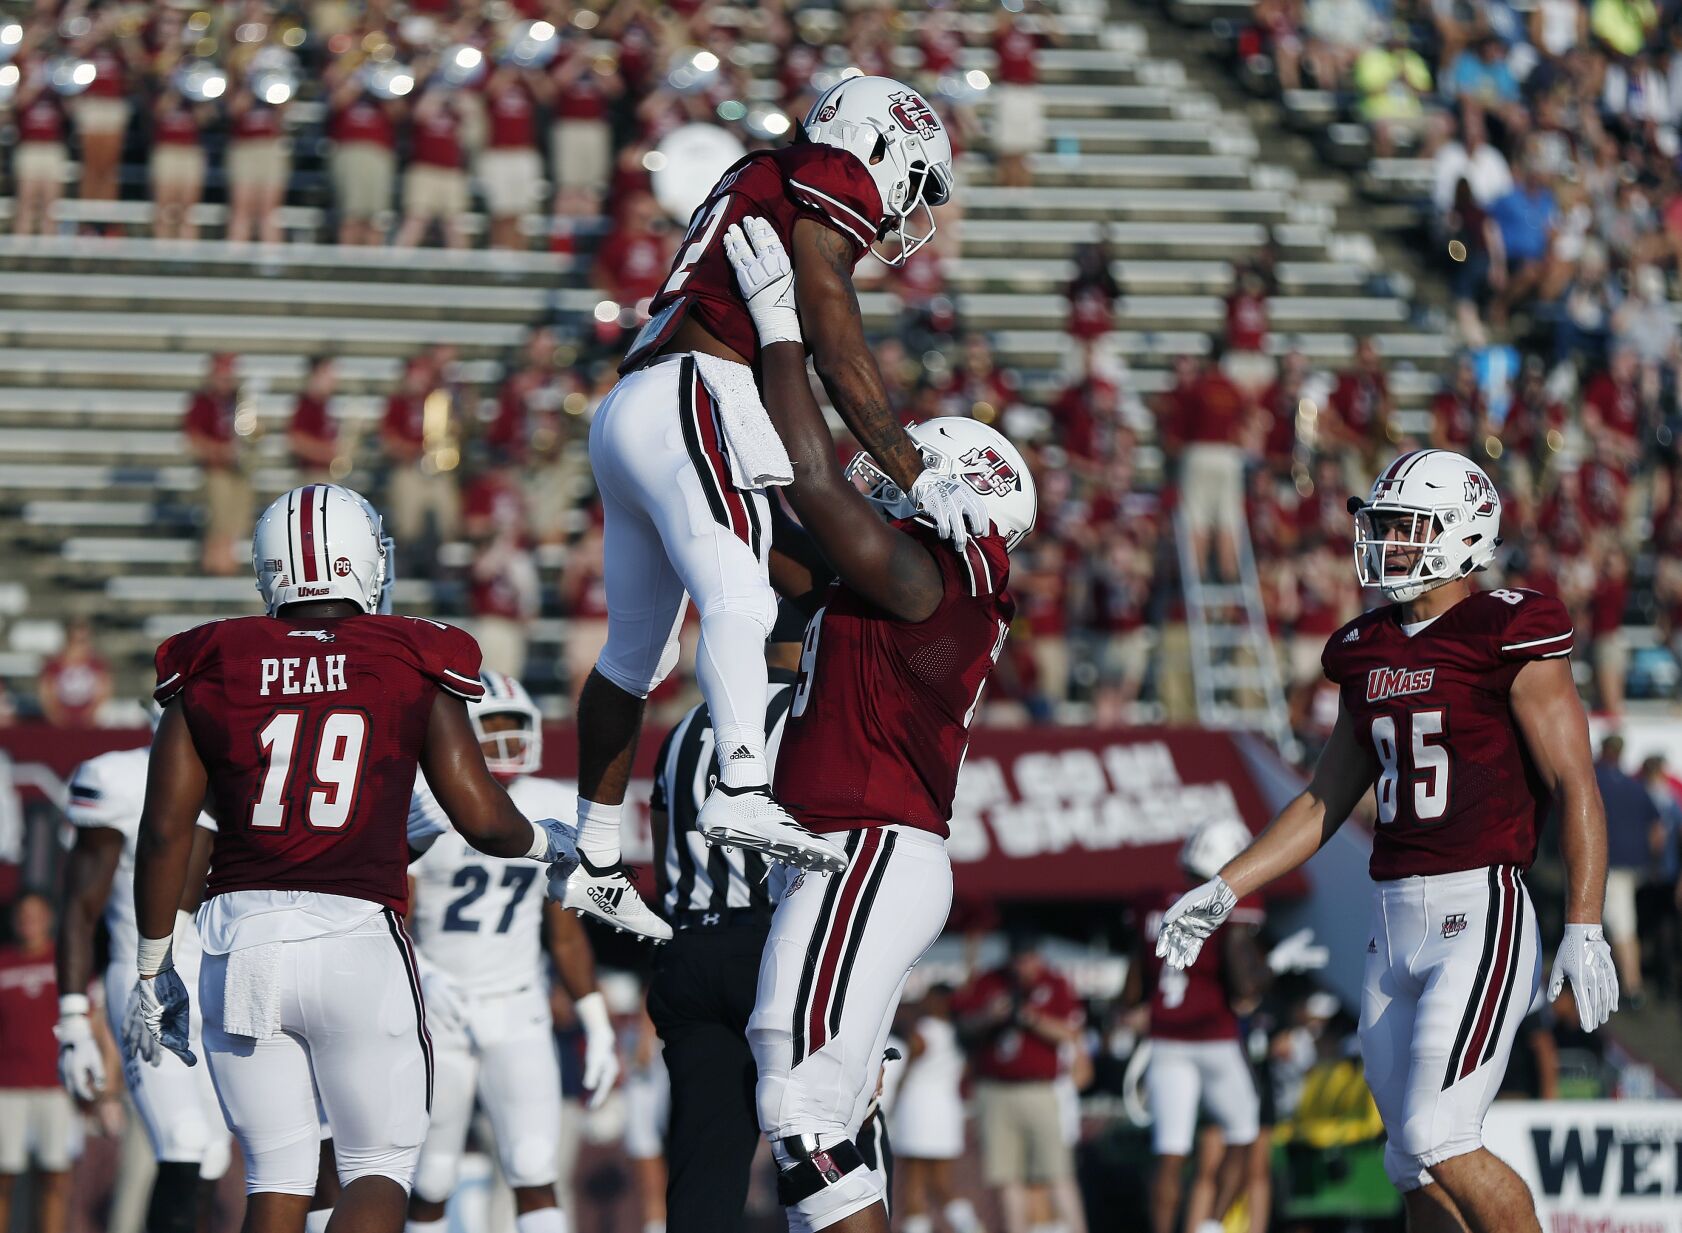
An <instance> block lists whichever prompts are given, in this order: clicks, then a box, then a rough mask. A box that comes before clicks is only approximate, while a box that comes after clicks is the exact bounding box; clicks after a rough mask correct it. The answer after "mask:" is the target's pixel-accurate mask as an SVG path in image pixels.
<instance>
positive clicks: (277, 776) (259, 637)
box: [153, 616, 484, 912]
mask: <svg viewBox="0 0 1682 1233" xmlns="http://www.w3.org/2000/svg"><path fill="white" fill-rule="evenodd" d="M157 668H158V687H157V690H156V691H155V692H154V694H153V696H154V697H155V698H156V699H157V700H158V702H159V703H163V704H167V703H169V702H170V701H171V700H173V699H177V698H178V699H180V702H179V705H180V706H181V707H182V709H183V711H184V712H185V714H186V718H187V726H188V728H189V729H190V730H191V732H192V735H193V745H194V747H195V748H196V749H197V750H198V753H199V757H200V758H201V759H202V760H203V761H204V766H205V770H206V771H207V772H208V773H209V776H210V795H211V800H212V802H213V803H214V810H213V812H214V813H215V815H216V820H217V824H218V829H217V832H216V843H215V846H214V848H212V850H211V858H210V882H209V894H211V895H218V894H222V893H224V892H226V891H238V890H301V891H319V892H323V893H325V894H329V895H347V896H350V897H352V898H356V899H369V900H372V901H373V902H375V903H380V904H384V905H385V906H386V907H389V908H393V909H395V910H396V911H399V912H401V911H404V910H405V909H406V906H407V903H408V897H409V881H408V862H409V845H408V839H407V835H406V828H407V823H408V817H409V796H410V794H411V793H412V792H413V790H414V786H415V770H416V766H417V763H418V761H419V758H420V750H421V742H422V739H423V738H424V736H425V733H426V725H427V719H428V717H429V716H430V715H431V713H432V701H433V698H434V697H436V695H437V692H438V690H440V689H445V690H448V691H449V692H450V693H453V694H456V695H458V696H460V697H462V698H467V699H469V700H471V699H475V698H478V697H480V696H481V695H483V693H484V686H483V685H481V684H480V683H479V644H478V643H476V642H474V641H473V639H472V638H471V637H469V636H468V635H467V634H466V633H464V632H463V631H461V630H459V629H456V628H455V627H453V626H450V625H440V624H439V623H438V622H436V621H426V620H421V619H418V618H414V617H397V616H353V617H342V618H339V619H337V620H328V621H321V620H316V621H305V620H293V619H290V618H285V617H240V618H238V619H235V620H229V621H215V622H212V623H211V624H208V625H200V626H198V627H197V628H196V629H190V630H187V631H186V632H185V633H181V634H177V635H175V637H173V638H171V639H169V641H167V642H165V643H164V644H163V645H162V646H161V647H159V648H158V654H157Z"/></svg>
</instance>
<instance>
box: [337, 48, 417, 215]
mask: <svg viewBox="0 0 1682 1233" xmlns="http://www.w3.org/2000/svg"><path fill="white" fill-rule="evenodd" d="M364 67H365V64H364V60H363V58H362V56H361V54H360V44H358V45H357V50H356V52H354V53H352V54H348V55H345V56H342V57H340V58H339V59H338V60H336V61H334V62H333V63H332V64H330V65H328V67H327V70H326V73H325V75H324V79H325V84H326V85H327V89H328V95H327V108H328V110H327V137H328V140H329V141H330V142H331V143H332V149H331V152H330V153H329V154H328V164H327V165H328V173H329V178H330V179H331V180H332V182H333V208H334V210H335V211H336V212H337V213H338V216H339V243H340V244H379V243H382V242H383V241H384V239H385V236H384V234H383V232H382V230H381V227H380V216H381V215H383V214H384V213H385V212H386V211H387V210H389V209H390V208H391V189H392V185H393V183H394V182H395V181H396V179H397V125H398V122H399V121H400V120H401V119H402V118H403V116H404V114H405V112H406V110H407V108H406V105H405V104H404V103H403V102H402V101H401V100H395V99H379V98H375V97H374V96H373V95H372V94H370V93H369V92H368V86H367V82H366V79H365V78H364V77H363V70H364Z"/></svg>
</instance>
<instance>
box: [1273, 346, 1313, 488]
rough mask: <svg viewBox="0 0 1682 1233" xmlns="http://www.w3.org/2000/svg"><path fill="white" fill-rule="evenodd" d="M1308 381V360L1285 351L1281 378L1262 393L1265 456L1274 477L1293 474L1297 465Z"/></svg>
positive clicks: (1302, 355)
mask: <svg viewBox="0 0 1682 1233" xmlns="http://www.w3.org/2000/svg"><path fill="white" fill-rule="evenodd" d="M1307 381H1308V357H1307V356H1305V355H1304V354H1303V353H1302V352H1300V351H1297V350H1294V349H1293V350H1291V351H1287V352H1285V356H1284V359H1283V360H1282V361H1281V362H1280V365H1279V373H1278V375H1277V376H1275V377H1274V379H1273V382H1272V384H1270V385H1269V386H1268V387H1267V388H1266V389H1265V390H1263V391H1262V396H1261V411H1262V414H1263V416H1264V417H1265V422H1264V424H1263V435H1262V457H1263V458H1265V459H1266V460H1267V466H1268V470H1269V471H1271V472H1272V473H1273V474H1274V475H1278V476H1284V475H1289V474H1290V471H1291V468H1292V467H1293V466H1294V465H1295V463H1296V451H1297V418H1298V415H1299V414H1300V412H1301V409H1302V400H1303V397H1304V385H1305V383H1306V382H1307Z"/></svg>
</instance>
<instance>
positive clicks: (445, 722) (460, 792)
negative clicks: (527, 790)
mask: <svg viewBox="0 0 1682 1233" xmlns="http://www.w3.org/2000/svg"><path fill="white" fill-rule="evenodd" d="M420 766H421V771H422V773H423V774H425V776H426V781H427V783H429V784H431V785H432V794H433V796H435V797H436V798H437V799H438V804H439V805H441V806H442V807H443V810H444V812H445V814H447V815H448V816H449V819H450V822H451V824H452V825H453V826H454V827H455V828H456V829H457V830H458V831H460V832H461V835H462V838H464V839H466V840H467V842H468V843H469V844H471V845H472V846H473V847H475V848H477V849H478V850H479V851H481V852H483V853H485V855H487V856H500V857H504V858H510V859H511V858H514V857H521V856H525V857H531V858H532V859H534V860H544V861H553V860H557V859H560V858H561V857H562V856H564V857H565V858H566V859H568V860H570V859H571V857H572V846H571V845H572V840H571V836H570V834H567V835H564V836H563V835H560V834H558V832H560V831H561V830H563V829H564V828H562V827H561V824H560V823H558V822H556V821H555V820H554V819H552V818H547V819H543V820H541V821H538V822H531V821H528V820H527V819H526V816H525V815H524V814H522V813H521V812H520V810H519V808H518V807H517V806H516V805H515V804H514V802H513V801H511V800H509V799H508V791H507V789H505V788H504V787H503V786H502V785H501V784H500V783H498V782H497V781H496V777H495V776H494V775H492V774H491V773H490V771H489V769H488V768H487V767H486V766H485V755H484V751H483V750H482V749H480V747H479V738H478V736H477V735H475V733H474V731H473V725H472V724H471V723H470V722H469V721H468V718H467V704H466V703H465V702H463V701H462V700H461V699H460V698H457V697H455V696H454V695H453V694H445V693H440V694H438V696H437V697H436V698H434V699H433V702H432V714H431V715H430V716H429V717H428V720H427V725H426V739H425V741H424V743H423V744H422V746H421V755H420Z"/></svg>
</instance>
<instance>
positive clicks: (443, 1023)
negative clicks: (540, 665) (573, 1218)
mask: <svg viewBox="0 0 1682 1233" xmlns="http://www.w3.org/2000/svg"><path fill="white" fill-rule="evenodd" d="M479 680H480V681H481V682H482V683H483V684H484V687H485V689H484V694H483V696H481V697H480V698H478V699H476V700H474V701H472V702H469V703H468V704H467V717H468V719H469V720H470V721H471V722H472V724H473V731H474V733H475V735H477V736H478V738H479V747H480V748H481V749H483V750H484V752H485V765H486V766H487V767H489V768H490V772H491V774H493V775H495V776H496V777H497V779H498V780H499V781H500V782H501V783H502V784H503V785H504V786H505V787H506V788H507V789H508V795H509V798H510V799H512V800H513V802H514V803H515V804H516V805H517V806H519V808H520V810H521V811H522V812H523V813H524V814H525V815H526V816H527V817H528V818H541V817H544V816H545V815H547V814H551V813H555V812H565V811H566V810H567V809H569V808H570V807H571V805H572V796H573V794H572V788H571V787H570V786H569V785H567V784H562V783H557V782H556V781H555V780H553V779H544V778H541V777H539V776H538V775H537V774H536V772H537V770H538V769H539V768H540V767H541V766H542V765H543V716H542V714H541V713H540V712H539V711H538V709H537V704H536V703H534V702H533V701H532V699H531V695H530V694H528V693H527V692H526V690H525V687H524V686H523V685H521V684H520V682H518V681H516V680H515V679H514V678H513V677H510V676H504V675H503V674H502V673H500V672H484V673H481V674H480V676H479ZM409 846H410V848H412V849H413V850H415V851H416V852H420V853H422V855H421V856H420V857H419V858H418V859H417V860H416V861H415V862H414V864H412V865H411V866H410V867H409V872H410V875H411V877H412V878H413V894H414V906H413V908H412V910H411V911H410V914H409V927H410V929H412V930H413V931H414V937H415V946H416V948H417V950H418V952H419V956H418V957H419V959H420V964H421V992H422V994H423V995H424V996H425V999H426V1009H427V1024H428V1026H429V1027H430V1029H431V1031H432V1047H433V1053H434V1061H435V1063H436V1068H437V1075H438V1082H437V1090H436V1093H435V1095H434V1098H433V1102H432V1126H431V1128H430V1129H429V1130H428V1131H427V1134H426V1146H425V1147H424V1148H422V1149H421V1155H420V1164H419V1165H418V1166H417V1168H416V1170H415V1186H414V1192H413V1194H412V1195H411V1196H410V1200H409V1224H408V1233H443V1230H444V1204H445V1201H446V1200H447V1199H448V1198H449V1197H450V1194H451V1192H452V1191H454V1190H455V1187H456V1178H457V1174H458V1172H459V1170H460V1166H461V1154H462V1150H463V1148H464V1147H465V1146H466V1143H467V1129H468V1123H469V1122H470V1121H471V1120H472V1116H473V1108H474V1104H475V1101H477V1103H478V1105H479V1106H480V1107H481V1108H483V1109H484V1111H485V1113H486V1115H487V1116H488V1117H489V1118H490V1122H491V1131H492V1134H493V1135H494V1137H495V1139H496V1153H497V1161H498V1163H499V1164H500V1165H501V1166H502V1176H503V1179H504V1180H505V1181H506V1182H507V1183H508V1185H509V1186H510V1187H512V1188H513V1191H514V1206H515V1211H516V1215H515V1218H514V1222H515V1229H516V1233H565V1230H566V1227H567V1226H566V1217H565V1215H564V1214H563V1213H562V1212H561V1210H560V1209H559V1208H558V1207H557V1206H556V1205H555V1181H556V1179H557V1177H558V1175H559V1168H560V1152H561V1067H560V1061H559V1059H558V1058H557V1057H556V1054H555V1038H554V1030H553V1025H552V1024H551V1022H550V1017H549V977H548V970H547V968H548V964H547V962H546V959H545V956H544V953H543V946H542V939H543V933H544V930H545V927H546V926H547V928H548V931H549V951H550V955H551V956H552V957H553V958H554V961H555V969H556V972H557V973H558V974H559V976H560V980H561V985H562V986H563V987H564V988H565V989H566V991H567V993H568V995H570V996H571V998H572V1000H573V1003H574V1005H575V1006H576V1007H577V1010H578V1018H579V1021H580V1022H581V1023H582V1024H583V1025H584V1086H585V1088H586V1089H587V1090H588V1091H589V1092H590V1106H591V1107H592V1108H595V1107H597V1106H598V1105H600V1104H601V1102H602V1100H604V1099H605V1098H606V1096H607V1094H608V1093H609V1092H611V1091H612V1090H613V1081H614V1079H615V1078H617V1077H618V1073H619V1055H618V1052H617V1050H616V1047H615V1043H614V1038H613V1023H612V1021H611V1019H609V1017H608V1012H607V1003H606V1002H605V1001H604V1000H603V998H602V994H601V991H600V990H599V989H598V988H597V987H596V971H595V960H594V956H593V955H592V954H591V951H590V941H589V938H588V936H587V935H586V934H585V932H584V925H583V922H582V921H580V920H579V919H578V917H577V916H576V915H573V914H572V913H569V912H566V911H564V910H563V909H562V907H561V905H560V904H559V903H556V902H555V901H553V900H550V899H545V898H544V896H543V893H542V890H541V888H538V889H537V890H536V893H533V885H532V884H533V882H534V881H535V880H536V877H537V874H538V872H539V870H538V868H537V866H535V865H531V864H527V863H525V862H521V861H511V862H507V863H502V862H498V861H487V860H486V859H485V858H484V857H483V856H481V855H480V854H479V853H478V852H476V851H474V849H473V848H472V847H470V846H469V845H468V843H467V841H466V840H464V839H463V838H462V837H461V836H460V835H457V834H455V833H453V832H452V831H451V830H450V823H449V819H447V818H445V817H444V814H443V811H442V810H441V809H440V808H439V807H438V799H437V797H436V796H434V795H433V792H432V789H431V787H430V786H429V785H428V784H427V782H426V781H425V779H424V778H422V779H421V780H418V781H417V782H416V784H415V794H414V797H413V799H412V800H411V801H410V804H409Z"/></svg>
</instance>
